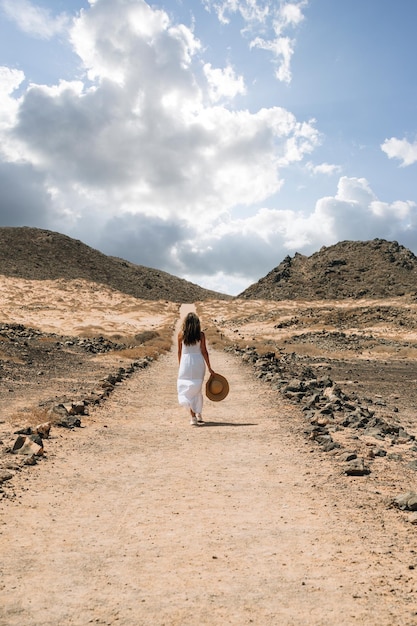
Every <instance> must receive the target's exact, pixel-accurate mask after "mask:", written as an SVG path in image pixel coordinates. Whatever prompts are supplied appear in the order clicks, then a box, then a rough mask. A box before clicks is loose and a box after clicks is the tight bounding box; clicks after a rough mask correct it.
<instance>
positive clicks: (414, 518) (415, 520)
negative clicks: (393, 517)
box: [407, 513, 417, 524]
mask: <svg viewBox="0 0 417 626" xmlns="http://www.w3.org/2000/svg"><path fill="white" fill-rule="evenodd" d="M407 521H408V522H409V523H410V524H417V513H410V515H409V516H408V518H407Z"/></svg>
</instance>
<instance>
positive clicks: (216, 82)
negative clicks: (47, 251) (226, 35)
mask: <svg viewBox="0 0 417 626" xmlns="http://www.w3.org/2000/svg"><path fill="white" fill-rule="evenodd" d="M120 7H123V11H121V10H120ZM109 23H111V24H112V28H109ZM71 36H72V41H73V44H74V46H75V48H76V50H77V52H78V54H79V55H80V57H81V58H82V60H83V61H84V64H85V68H86V70H87V71H88V73H89V78H90V79H94V81H95V82H94V83H93V85H91V83H90V82H89V81H88V80H85V82H84V83H83V82H82V81H80V80H78V81H72V82H71V81H61V82H60V83H59V84H58V85H53V86H45V85H30V87H29V88H28V89H27V91H26V92H25V93H24V94H23V95H22V96H21V102H20V106H19V116H18V120H17V123H16V125H15V127H14V129H13V135H12V136H13V137H14V139H15V142H16V146H19V150H22V151H23V157H24V160H26V162H27V163H30V164H32V165H34V166H36V167H37V168H38V170H39V171H43V172H44V174H45V180H46V181H47V185H48V189H54V190H55V191H54V193H53V198H54V202H55V203H56V205H57V206H59V207H60V208H59V211H60V213H62V212H64V213H65V214H66V215H67V216H69V215H70V214H72V218H73V219H76V215H78V214H79V212H80V207H86V206H88V205H90V206H95V207H101V209H100V210H101V211H102V212H103V215H107V216H109V215H111V213H112V212H114V211H115V210H117V211H118V212H119V213H132V214H135V213H140V214H143V215H146V216H148V217H149V216H154V217H159V218H161V219H166V220H170V219H173V218H174V217H177V218H181V219H186V220H187V219H188V220H189V221H191V222H192V221H195V220H196V219H197V220H198V223H199V225H200V228H201V229H204V228H206V227H207V225H208V224H210V223H211V222H212V221H213V220H216V218H217V217H218V216H222V215H223V214H224V213H225V212H227V211H229V210H230V209H231V208H232V207H233V206H236V205H237V204H241V205H245V206H248V205H250V204H251V203H254V202H256V203H259V202H262V201H264V200H265V199H266V198H267V197H268V196H270V195H272V194H274V193H275V192H277V191H278V190H279V189H280V187H281V185H282V183H283V170H284V168H286V167H288V166H289V165H291V164H292V163H294V162H298V161H300V160H302V159H303V158H304V157H305V155H307V154H310V153H311V152H312V151H313V150H314V148H315V147H316V146H317V145H318V143H319V141H320V138H319V135H318V132H317V130H316V129H315V126H314V121H309V122H298V121H297V119H296V118H295V116H294V115H293V114H291V113H290V112H288V111H286V110H285V109H282V108H280V107H271V108H264V109H261V110H260V111H257V112H254V113H251V112H249V111H248V110H232V111H231V110H229V108H227V106H226V104H227V98H232V97H233V96H235V95H237V94H238V93H243V90H244V83H243V78H242V77H240V76H237V75H236V74H235V73H234V70H233V69H232V68H231V67H230V66H226V68H225V69H223V70H218V69H214V68H212V67H211V66H210V65H209V64H206V65H205V71H204V72H203V73H202V72H201V63H200V57H199V56H198V55H197V52H198V51H200V50H201V45H200V43H199V42H198V40H196V39H195V37H194V35H193V34H192V33H191V31H189V30H188V29H187V28H185V27H182V26H181V25H175V24H173V23H172V22H171V21H170V19H169V18H168V16H167V14H166V13H165V12H163V11H161V10H153V9H151V8H150V7H149V6H148V5H147V4H146V3H145V2H143V1H141V0H140V1H138V0H123V2H122V1H121V0H118V1H116V0H115V1H113V2H106V1H104V0H96V2H95V3H94V4H93V6H92V8H91V10H90V11H88V12H87V11H84V12H83V13H82V14H81V15H80V17H79V18H78V19H76V20H75V22H74V26H73V30H72V35H71ZM208 92H210V93H211V95H212V99H213V100H215V101H216V100H218V99H220V98H221V97H223V98H224V99H225V101H226V102H225V103H223V104H222V105H220V104H218V105H217V106H213V103H207V102H206V101H205V99H204V94H206V93H208ZM23 157H22V158H23ZM68 207H77V208H76V209H75V208H73V209H72V210H71V208H68ZM115 207H117V209H115Z"/></svg>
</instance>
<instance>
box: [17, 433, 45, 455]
mask: <svg viewBox="0 0 417 626" xmlns="http://www.w3.org/2000/svg"><path fill="white" fill-rule="evenodd" d="M12 453H13V454H25V455H27V456H32V455H35V456H42V454H43V446H41V445H39V443H37V442H36V441H33V439H32V438H31V437H28V436H27V435H19V436H18V438H17V439H16V441H15V442H14V445H13V448H12Z"/></svg>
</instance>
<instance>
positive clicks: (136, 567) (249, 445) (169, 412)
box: [0, 350, 417, 626]
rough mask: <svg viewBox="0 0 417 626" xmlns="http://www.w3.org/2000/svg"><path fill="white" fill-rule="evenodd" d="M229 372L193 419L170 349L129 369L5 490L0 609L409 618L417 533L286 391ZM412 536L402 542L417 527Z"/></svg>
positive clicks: (25, 613)
mask: <svg viewBox="0 0 417 626" xmlns="http://www.w3.org/2000/svg"><path fill="white" fill-rule="evenodd" d="M211 360H212V365H213V367H214V368H215V369H216V370H217V371H219V372H220V373H222V374H224V375H225V376H226V377H227V378H228V380H229V381H230V388H231V391H230V394H229V396H228V397H227V399H226V400H224V401H223V402H221V403H217V404H216V403H212V402H209V401H208V400H206V401H205V410H204V413H203V417H204V418H205V420H207V423H206V425H205V426H203V427H191V426H190V425H189V419H188V416H187V415H186V413H185V411H184V409H183V408H181V407H179V406H178V405H177V398H176V386H175V385H176V379H175V377H176V370H177V362H176V353H175V350H173V351H172V352H171V353H170V354H168V355H166V356H164V357H162V358H160V360H159V361H158V362H157V363H155V364H154V365H153V366H152V367H151V368H150V369H149V370H146V371H141V372H140V373H137V374H135V375H134V376H133V377H132V378H131V379H129V380H128V381H127V382H125V383H123V385H122V386H120V387H119V388H118V389H117V390H116V391H115V392H114V394H113V395H112V397H111V399H110V400H109V401H108V402H107V403H106V404H105V405H103V406H102V407H100V408H99V409H96V410H95V411H94V412H93V413H92V415H91V416H90V417H89V418H86V419H84V426H85V428H83V429H81V430H80V429H78V430H75V431H72V432H65V433H64V434H63V433H62V432H61V431H57V430H55V432H54V438H53V439H51V440H49V441H47V442H46V449H47V459H45V460H44V461H42V462H41V463H40V464H39V465H38V466H37V467H36V468H33V469H30V470H27V471H26V470H25V472H24V473H22V474H20V475H19V476H18V477H17V478H16V479H15V481H16V488H17V489H18V492H19V496H18V497H17V498H15V499H14V500H11V501H7V500H6V501H3V502H2V503H1V505H0V506H1V526H0V531H1V535H0V541H1V563H0V568H1V580H0V624H1V625H2V626H22V625H24V626H67V625H68V626H69V625H71V626H75V625H77V626H85V625H87V624H90V623H93V624H110V625H116V624H120V625H123V626H142V625H155V626H163V625H166V626H173V625H178V626H198V625H210V626H217V625H222V626H223V625H224V624H232V625H235V626H241V625H243V624H256V625H259V626H266V625H274V626H276V625H284V626H287V625H288V626H290V625H300V626H301V625H303V626H305V625H307V624H308V625H317V626H318V625H320V626H326V625H329V626H334V625H336V624H343V625H347V626H350V625H357V624H367V625H373V624H375V625H378V626H396V625H411V624H417V603H416V601H415V593H414V590H415V589H416V588H417V582H416V574H415V570H414V566H416V567H417V547H416V542H415V541H414V539H412V540H410V528H409V527H407V526H406V524H405V523H404V521H403V520H401V519H399V518H398V512H397V511H393V510H392V509H388V508H387V507H385V506H383V504H382V503H381V496H380V495H378V494H375V493H373V490H372V488H371V486H370V485H368V483H367V478H366V477H362V478H356V479H355V478H347V477H345V476H340V473H339V472H338V469H337V465H336V464H335V463H334V461H333V460H332V459H330V458H329V457H325V456H324V455H323V454H322V453H320V451H319V450H318V449H316V448H315V447H314V444H312V443H311V442H309V441H307V440H306V439H305V438H303V437H302V436H301V434H300V431H301V429H302V426H301V425H302V421H301V416H300V415H299V414H298V413H297V411H298V409H297V407H294V406H292V405H288V404H286V403H284V401H283V399H282V398H281V397H280V396H279V395H278V394H277V393H276V392H274V391H272V390H271V389H270V388H268V387H267V386H266V385H264V384H263V383H261V382H259V381H257V380H256V379H254V377H253V376H252V374H251V370H250V369H249V367H248V366H244V365H241V364H240V363H239V362H238V361H237V360H236V359H235V358H234V357H232V356H228V355H226V354H224V353H220V352H212V353H211ZM412 541H413V543H412Z"/></svg>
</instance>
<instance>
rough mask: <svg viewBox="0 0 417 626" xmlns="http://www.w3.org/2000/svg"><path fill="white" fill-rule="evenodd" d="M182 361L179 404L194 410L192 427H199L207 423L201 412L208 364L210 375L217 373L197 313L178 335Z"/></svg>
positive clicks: (189, 318) (193, 314)
mask: <svg viewBox="0 0 417 626" xmlns="http://www.w3.org/2000/svg"><path fill="white" fill-rule="evenodd" d="M178 362H179V366H180V367H179V372H178V380H177V389H178V402H179V403H180V404H181V405H182V406H186V407H187V408H188V409H190V414H191V422H190V424H191V425H192V426H199V425H200V424H204V422H203V418H202V417H201V412H202V409H203V392H202V387H203V381H204V374H205V371H206V364H207V368H208V370H209V372H210V374H214V372H213V370H212V368H211V365H210V359H209V355H208V352H207V346H206V338H205V335H204V333H203V332H202V331H201V326H200V320H199V318H198V316H197V315H196V314H195V313H188V315H187V316H186V318H185V319H184V322H183V325H182V330H181V331H180V332H179V333H178Z"/></svg>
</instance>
